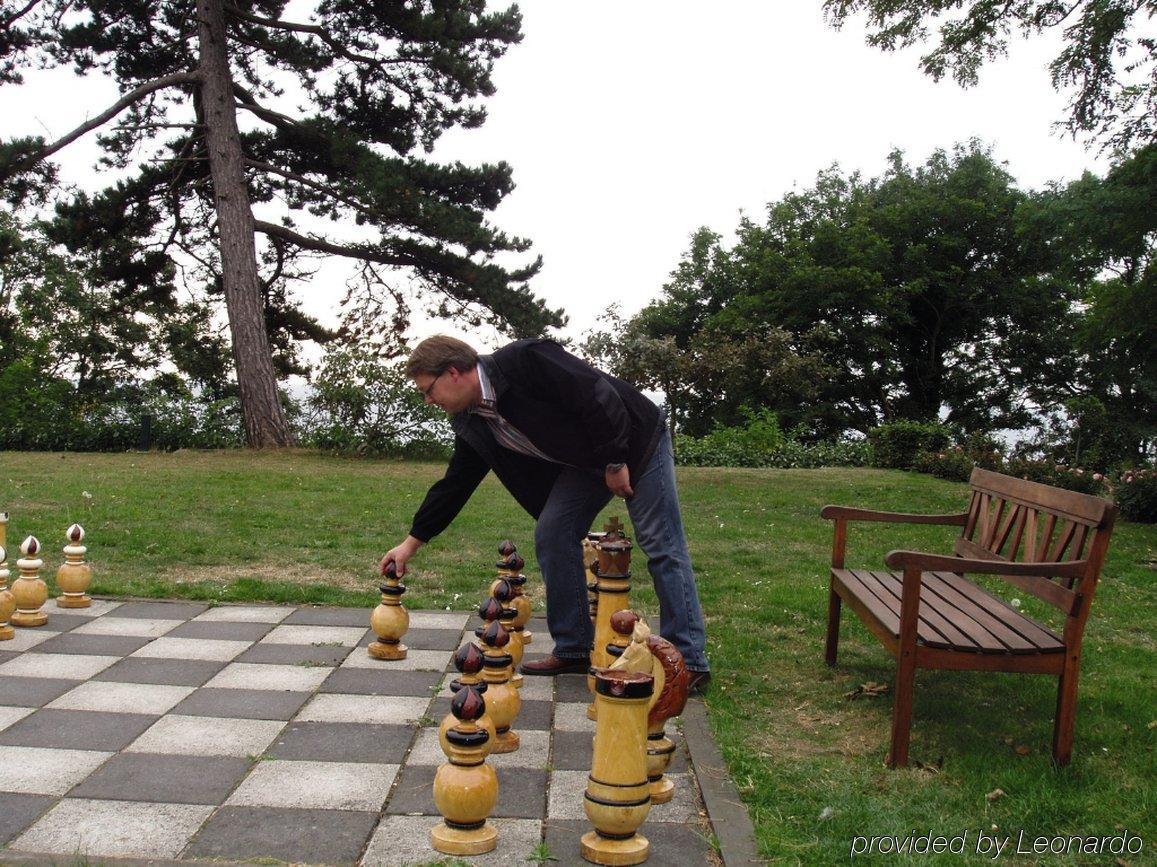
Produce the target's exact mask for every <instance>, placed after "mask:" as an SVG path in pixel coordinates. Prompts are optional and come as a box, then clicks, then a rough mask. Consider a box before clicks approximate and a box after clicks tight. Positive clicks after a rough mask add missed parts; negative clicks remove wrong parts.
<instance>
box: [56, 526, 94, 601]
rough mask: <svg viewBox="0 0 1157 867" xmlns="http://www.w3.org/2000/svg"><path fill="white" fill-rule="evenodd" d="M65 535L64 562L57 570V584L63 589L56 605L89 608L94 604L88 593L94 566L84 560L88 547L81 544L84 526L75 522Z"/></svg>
mask: <svg viewBox="0 0 1157 867" xmlns="http://www.w3.org/2000/svg"><path fill="white" fill-rule="evenodd" d="M64 537H65V539H66V540H67V541H68V544H67V545H65V546H64V563H63V564H62V565H61V567H60V568H59V569H58V570H57V571H56V586H57V588H59V589H60V591H61V595H60V596H57V597H56V607H57V608H88V607H89V606H91V605H92V597H90V596H89V595H88V588H89V585H90V584H92V567H91V566H89V565H88V564H87V563H86V562H84V555H85V553H87V551H88V548H86V547H84V545H82V544H80V543H81V542H83V541H84V527H82V526H80V524H73V525H72V526H71V527H69V528H68V529H67V530H66V531H65V533H64Z"/></svg>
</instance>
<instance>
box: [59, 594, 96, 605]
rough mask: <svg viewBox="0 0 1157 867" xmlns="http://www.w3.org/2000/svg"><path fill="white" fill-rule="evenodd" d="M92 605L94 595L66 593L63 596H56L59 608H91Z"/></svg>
mask: <svg viewBox="0 0 1157 867" xmlns="http://www.w3.org/2000/svg"><path fill="white" fill-rule="evenodd" d="M91 605H92V597H91V596H86V595H84V594H83V593H80V594H77V595H76V596H73V595H71V594H68V593H65V594H64V595H63V596H57V597H56V607H57V608H89V607H91Z"/></svg>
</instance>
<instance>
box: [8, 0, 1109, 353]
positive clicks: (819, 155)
mask: <svg viewBox="0 0 1157 867" xmlns="http://www.w3.org/2000/svg"><path fill="white" fill-rule="evenodd" d="M492 5H493V4H492ZM519 5H520V7H521V8H522V10H523V16H524V19H523V32H524V40H523V42H522V43H521V44H520V45H518V46H515V47H513V48H512V49H511V50H510V51H509V52H508V54H507V55H506V57H505V58H503V59H502V60H501V61H499V63H498V65H497V67H496V70H495V75H494V80H495V84H496V86H497V88H498V92H497V94H496V95H495V96H494V97H493V98H491V99H490V100H488V101H487V103H486V105H487V107H488V110H489V114H490V117H489V120H488V121H487V123H486V125H485V126H484V127H483V128H482V129H479V130H469V131H462V132H452V133H449V134H447V135H446V136H445V137H444V139H443V141H442V142H441V143H440V144H439V147H438V148H437V150H436V151H435V153H434V157H435V158H437V159H444V160H455V159H457V160H462V161H463V162H467V163H478V162H483V161H487V162H492V161H497V160H506V161H507V162H509V163H510V164H511V165H512V166H513V167H514V176H515V181H516V183H517V189H516V190H515V192H514V193H513V194H512V195H511V196H510V197H509V198H508V199H507V201H506V202H504V203H503V204H502V206H501V207H500V208H499V209H498V211H497V212H496V213H495V214H494V217H493V221H494V222H495V224H496V225H498V226H499V227H501V228H502V229H504V230H506V231H507V232H510V233H513V234H518V235H523V236H526V237H529V238H530V239H531V240H532V241H533V242H534V249H535V251H536V252H537V253H539V254H541V255H542V256H543V258H544V260H545V264H544V267H543V270H542V272H541V274H540V276H539V277H538V278H536V280H535V282H534V284H533V286H534V289H535V290H536V292H537V293H538V294H539V295H541V296H542V297H543V298H545V299H546V301H547V302H548V304H550V305H551V306H552V307H562V308H564V310H565V311H566V312H567V314H568V315H569V317H570V325H569V326H568V327H567V329H565V331H564V332H563V333H564V334H566V335H569V336H573V337H578V336H580V335H581V334H582V333H583V332H584V331H586V330H587V329H589V328H591V327H592V326H593V324H594V321H595V317H596V316H597V315H598V313H599V312H600V311H601V310H602V309H603V308H604V307H605V306H606V305H608V304H609V303H611V302H612V301H615V300H618V301H620V302H621V303H622V305H623V308H624V310H625V311H626V312H627V313H632V312H634V311H636V310H638V309H639V308H641V307H642V306H643V305H644V304H646V303H647V302H648V301H649V300H651V299H652V298H654V297H655V296H656V295H657V294H658V292H659V291H660V289H661V287H662V284H663V282H664V281H665V280H666V278H667V275H668V274H669V273H670V271H671V270H672V269H673V268H674V267H675V265H676V263H677V261H678V259H679V256H680V255H681V254H682V253H683V251H684V250H685V249H686V247H687V242H688V239H689V236H690V235H691V233H692V232H693V231H694V230H695V229H696V228H698V227H699V226H703V225H706V226H710V227H711V228H713V229H715V230H716V231H718V232H720V233H722V234H724V235H725V236H726V235H729V234H730V232H731V231H732V230H733V229H734V228H735V226H736V224H737V222H738V219H739V214H740V212H741V211H744V212H746V213H747V214H749V215H750V216H752V217H756V218H758V217H759V216H760V215H761V214H762V210H763V208H764V206H765V205H766V204H767V203H768V202H769V201H772V200H775V199H777V198H779V197H780V196H782V195H783V194H784V193H785V192H787V191H788V190H790V189H792V188H793V187H806V186H808V185H810V184H811V183H812V181H813V180H814V179H815V176H816V173H817V172H818V171H819V170H821V169H823V168H825V167H827V166H829V165H831V164H832V163H833V162H838V163H839V164H840V165H841V166H842V167H843V168H844V169H846V170H851V169H859V170H860V171H862V172H863V173H864V174H865V175H867V176H874V175H878V174H880V173H881V172H882V171H883V170H884V166H885V158H886V156H887V154H888V152H889V151H890V150H891V149H892V148H893V147H899V148H901V149H903V150H904V151H905V152H906V153H907V154H908V157H909V160H910V161H911V162H922V161H923V160H924V159H925V158H926V157H927V156H928V154H929V153H930V152H931V151H932V150H934V149H935V148H951V146H952V145H953V144H954V143H956V142H960V141H966V140H967V139H969V138H971V137H973V136H975V137H978V138H980V139H981V140H982V141H984V142H985V143H987V144H989V145H991V146H992V148H993V151H994V154H995V156H996V157H997V158H998V159H1000V160H1002V161H1005V162H1006V163H1007V164H1008V169H1009V171H1010V172H1011V173H1012V175H1013V176H1014V177H1015V178H1017V180H1018V181H1019V183H1020V185H1021V186H1022V187H1025V188H1038V187H1040V186H1042V185H1044V184H1045V183H1046V182H1048V181H1050V180H1069V179H1073V178H1075V177H1077V176H1079V175H1080V173H1081V172H1082V171H1084V170H1085V169H1092V170H1094V171H1097V172H1098V173H1100V172H1103V171H1104V169H1105V164H1104V163H1103V162H1102V161H1099V160H1098V159H1096V158H1095V155H1094V154H1093V153H1092V152H1090V151H1087V150H1086V149H1085V148H1084V147H1083V146H1082V145H1081V144H1080V143H1076V142H1073V141H1072V140H1070V139H1068V138H1063V137H1061V136H1060V135H1059V134H1057V133H1054V132H1053V130H1052V124H1053V122H1054V121H1056V120H1057V119H1058V118H1060V117H1061V116H1062V115H1063V110H1064V104H1065V98H1064V97H1063V96H1062V95H1059V94H1057V93H1055V92H1054V91H1053V90H1052V87H1051V85H1050V83H1049V79H1048V72H1047V69H1046V65H1047V63H1048V61H1049V60H1050V59H1051V58H1052V57H1053V56H1054V55H1055V53H1056V50H1057V46H1056V43H1055V42H1052V41H1050V40H1037V41H1031V42H1025V41H1015V42H1014V43H1013V46H1012V56H1011V58H1009V59H1008V60H1004V61H999V62H994V63H990V64H989V65H988V66H986V67H985V68H984V69H983V71H982V74H981V81H980V85H979V86H978V87H975V88H972V89H970V90H962V89H960V88H959V87H958V86H956V85H955V84H954V83H952V82H950V81H943V82H941V83H939V84H936V83H933V82H932V81H931V80H930V79H928V78H926V77H924V76H923V75H922V74H921V72H920V71H919V69H918V68H917V65H916V62H917V59H918V57H919V52H918V51H908V52H903V53H896V54H887V53H884V52H881V51H878V50H876V49H871V48H868V47H867V46H866V45H865V44H864V37H863V29H862V28H861V27H859V26H857V25H855V24H853V25H849V26H848V27H846V28H845V29H844V30H842V31H840V32H836V31H834V30H832V29H831V28H829V27H828V26H826V24H825V23H824V20H823V16H822V13H821V3H820V0H790V2H788V0H780V2H760V0H742V2H741V0H716V2H713V3H711V4H705V3H702V2H694V3H692V2H683V0H664V2H659V0H628V2H623V0H615V2H610V0H588V2H585V3H581V4H578V3H560V2H558V0H525V2H522V3H520V4H519ZM65 79H66V77H65V76H55V77H45V76H38V77H36V78H35V79H34V81H35V82H36V86H34V87H31V86H30V87H27V88H23V89H16V88H11V87H9V88H4V89H0V118H3V119H4V121H3V126H4V128H5V129H4V134H5V135H12V134H15V133H18V132H37V133H41V134H46V135H48V136H49V137H54V136H58V135H60V134H62V133H63V132H65V131H67V130H68V129H70V128H71V127H72V126H74V125H76V124H77V123H79V122H81V121H82V120H83V119H84V117H85V116H86V115H88V114H92V113H95V112H96V111H98V110H100V109H103V108H104V107H105V105H107V104H108V103H109V102H111V100H110V99H108V96H109V95H110V94H111V92H110V91H108V90H105V89H102V88H101V87H100V86H99V84H98V83H96V82H89V83H87V84H84V83H82V84H81V85H76V84H71V83H66V81H65ZM114 98H115V97H114ZM93 153H94V151H93V150H92V149H90V148H86V149H84V150H76V151H73V150H71V149H70V150H68V151H65V152H64V158H63V163H64V168H65V172H64V174H65V176H66V177H67V178H70V179H72V180H74V181H78V182H82V183H85V184H86V185H89V184H91V183H92V182H93V180H94V176H93V174H92V171H91V163H92V160H93ZM339 284H340V272H339V271H338V270H337V269H324V270H323V271H322V272H321V275H320V277H319V278H318V279H317V280H315V283H314V285H313V286H311V287H309V288H308V289H303V290H300V293H299V294H300V295H301V297H303V298H304V299H305V302H306V307H307V309H308V310H309V311H310V312H312V313H314V314H316V315H319V316H321V317H322V318H323V320H328V319H329V318H330V317H331V315H332V314H331V311H332V308H333V303H334V299H335V298H336V297H337V295H338V294H339V292H340V286H339ZM433 329H434V326H432V325H430V324H427V323H421V324H419V325H418V326H417V328H416V332H417V333H416V334H415V335H414V336H415V337H421V336H424V335H425V334H426V333H429V332H430V331H432V330H433ZM459 333H461V332H459ZM474 336H475V337H476V339H478V342H480V343H483V344H491V343H492V342H493V340H494V337H493V335H474Z"/></svg>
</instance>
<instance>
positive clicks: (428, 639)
mask: <svg viewBox="0 0 1157 867" xmlns="http://www.w3.org/2000/svg"><path fill="white" fill-rule="evenodd" d="M460 635H461V633H460V632H459V631H458V630H457V629H414V628H412V627H411V628H410V629H409V630H408V631H407V632H406V634H405V635H404V636H402V644H404V645H406V647H408V648H410V650H445V651H446V652H447V653H450V652H453V651H455V650H457V649H458V640H459V636H460ZM377 640H378V637H377V635H375V634H374V633H372V632H371V633H370V634H369V635H367V636H366V637H365V638H363V639H362V642H361V644H362V646H363V647H364V646H365V645H367V644H369V643H370V642H371V641H377Z"/></svg>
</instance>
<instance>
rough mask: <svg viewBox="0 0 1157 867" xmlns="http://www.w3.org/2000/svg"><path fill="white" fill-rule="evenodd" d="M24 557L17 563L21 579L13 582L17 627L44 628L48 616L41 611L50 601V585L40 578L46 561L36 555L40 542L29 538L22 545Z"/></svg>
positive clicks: (13, 620) (15, 623)
mask: <svg viewBox="0 0 1157 867" xmlns="http://www.w3.org/2000/svg"><path fill="white" fill-rule="evenodd" d="M20 553H21V554H23V555H24V556H23V557H21V558H20V559H19V560H17V561H16V568H17V569H19V570H20V577H19V578H17V579H16V580H15V581H13V582H12V595H13V596H14V597H16V613H15V614H13V615H12V623H13V625H15V626H43V625H44V624H45V623H47V622H48V615H47V614H45V613H44V612H43V611H41V610H40V609H41V607H43V605H44V603H45V602H47V601H48V585H47V584H45V583H44V581H43V579H41V577H40V570H41V568H42V567H43V566H44V561H43V560H41V559H40V558H39V557H37V556H36V555H37V554H39V553H40V540H39V539H37V538H36V537H35V536H29V537H28V538H27V539H25V540H24V541H23V542H22V543H21V545H20Z"/></svg>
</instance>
